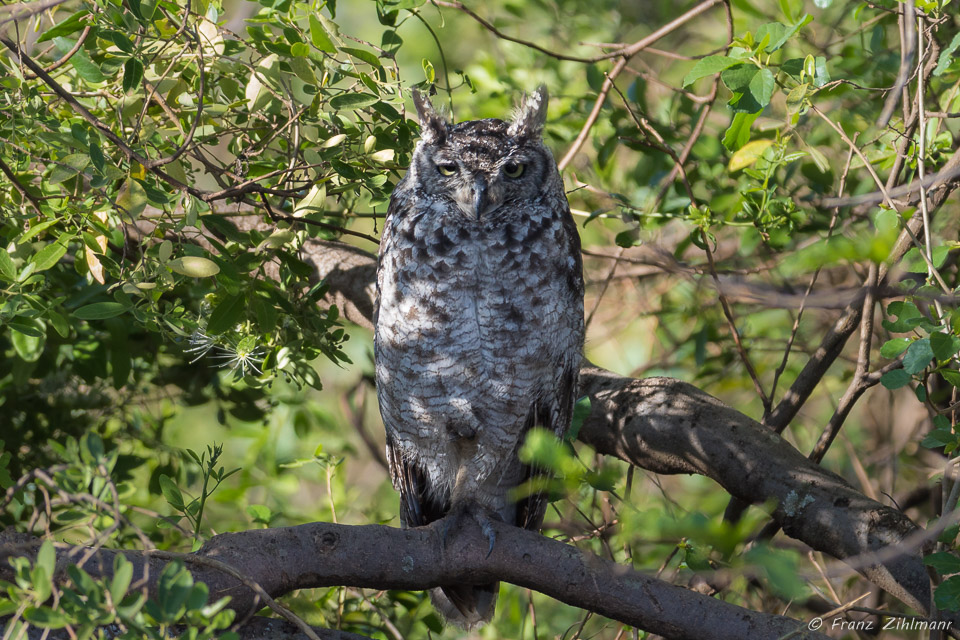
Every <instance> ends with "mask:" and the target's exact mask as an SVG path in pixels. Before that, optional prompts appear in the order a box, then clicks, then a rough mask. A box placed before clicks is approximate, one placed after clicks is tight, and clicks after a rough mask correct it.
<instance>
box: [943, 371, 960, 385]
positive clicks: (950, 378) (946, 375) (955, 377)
mask: <svg viewBox="0 0 960 640" xmlns="http://www.w3.org/2000/svg"><path fill="white" fill-rule="evenodd" d="M939 373H940V375H941V376H943V379H944V380H946V381H947V382H949V383H950V384H952V385H953V386H955V387H957V388H960V371H957V370H955V369H941V370H940V371H939Z"/></svg>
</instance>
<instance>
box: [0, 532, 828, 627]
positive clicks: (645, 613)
mask: <svg viewBox="0 0 960 640" xmlns="http://www.w3.org/2000/svg"><path fill="white" fill-rule="evenodd" d="M445 524H446V523H445V522H444V521H443V520H440V521H437V522H435V523H433V524H431V525H430V526H427V527H420V528H417V529H397V528H393V527H387V526H382V525H362V526H347V525H338V524H329V523H313V524H306V525H300V526H296V527H284V528H276V529H255V530H250V531H242V532H239V533H225V534H221V535H218V536H215V537H213V538H212V539H211V540H210V541H208V542H207V543H206V544H205V545H204V546H203V548H202V549H201V550H200V551H199V552H197V554H195V555H194V554H184V560H185V562H186V564H187V566H188V568H189V569H190V571H191V573H192V574H193V576H194V579H196V580H199V581H202V582H204V583H205V584H206V585H207V587H208V588H209V589H210V598H211V600H216V599H219V598H221V597H223V596H231V598H232V600H231V602H230V605H229V606H230V607H231V608H233V609H234V610H236V611H237V612H238V614H239V615H240V616H243V614H244V613H246V612H249V611H251V610H256V609H257V608H259V607H260V606H261V605H262V602H261V601H260V600H259V599H258V598H257V597H256V595H255V594H254V592H253V591H251V590H250V589H249V588H248V587H247V586H244V585H243V584H242V583H241V582H239V581H238V580H236V579H235V578H233V577H231V576H230V575H228V574H226V573H224V572H222V571H221V570H219V569H218V568H216V566H213V565H214V564H215V563H210V562H209V561H210V560H215V561H217V563H225V564H227V565H230V566H231V567H233V568H234V569H236V570H238V571H239V572H241V573H242V574H244V575H245V576H247V577H249V578H252V579H253V580H255V581H256V582H258V583H259V584H260V585H261V586H262V587H263V588H264V589H265V590H266V591H267V592H268V593H270V594H271V595H272V596H279V595H281V594H284V593H289V592H290V591H293V590H295V589H308V588H316V587H329V586H336V585H345V586H353V587H364V588H373V589H416V590H422V589H429V588H432V587H436V586H439V585H442V584H450V583H473V584H481V583H486V582H490V581H493V580H504V581H507V582H511V583H513V584H516V585H519V586H522V587H526V588H529V589H534V590H536V591H539V592H541V593H544V594H546V595H548V596H551V597H553V598H555V599H557V600H560V601H561V602H565V603H567V604H569V605H572V606H575V607H579V608H582V609H587V610H590V611H595V612H597V613H599V614H601V615H604V616H606V617H608V618H611V619H614V620H619V621H621V622H624V623H626V624H629V625H632V626H634V627H637V628H640V629H644V630H647V631H650V632H652V633H656V634H659V635H661V636H664V637H666V638H710V639H711V640H724V639H730V640H742V639H743V638H771V639H773V638H780V637H782V636H784V635H786V634H791V633H793V632H795V631H797V630H798V629H799V630H800V633H799V634H798V635H795V636H792V637H801V638H823V637H825V636H822V635H820V634H815V633H812V632H809V631H807V630H806V624H805V623H803V622H799V621H797V620H793V619H790V618H786V617H783V616H778V615H773V614H769V613H762V612H756V611H750V610H748V609H744V608H742V607H738V606H736V605H732V604H730V603H727V602H724V601H723V600H719V599H716V598H711V597H708V596H705V595H702V594H700V593H697V592H695V591H691V590H689V589H684V588H682V587H678V586H676V585H673V584H670V583H668V582H665V581H662V580H658V579H656V578H652V577H650V576H647V575H644V574H642V573H640V572H638V571H635V570H633V569H631V568H630V567H627V566H623V565H619V564H616V563H614V562H611V561H609V560H606V559H603V558H601V557H599V556H596V555H594V554H592V553H589V552H586V551H581V550H579V549H577V548H575V547H573V546H571V545H567V544H564V543H562V542H559V541H557V540H553V539H551V538H547V537H544V536H541V535H539V534H538V533H535V532H533V531H527V530H525V529H521V528H518V527H512V526H510V525H506V524H503V523H496V524H495V525H494V526H495V530H496V536H497V543H496V545H494V548H493V551H492V553H490V555H489V556H488V555H487V544H486V537H485V535H484V534H483V533H482V532H481V531H480V528H479V527H478V526H477V525H476V524H475V523H474V522H472V521H471V520H469V519H465V518H464V519H460V520H458V521H457V524H456V525H454V526H453V528H451V529H450V531H449V533H448V534H447V535H446V542H445V543H444V542H442V539H443V538H444V527H445ZM32 547H33V549H35V548H38V547H39V543H36V544H34V545H32ZM29 550H32V549H29ZM29 550H28V551H29ZM65 551H66V547H65V546H63V545H60V546H58V557H59V554H60V553H61V552H63V555H64V556H65V555H66V554H65ZM11 552H12V553H16V554H17V555H25V554H24V549H23V546H22V545H21V546H14V547H9V546H8V547H6V548H4V547H0V557H2V556H5V555H11ZM117 553H123V554H124V555H125V556H126V557H127V559H128V560H130V561H131V562H133V563H134V566H135V568H134V581H136V580H138V579H140V578H142V577H143V576H144V568H145V564H146V563H149V565H150V567H149V572H148V575H149V576H150V583H149V587H148V589H153V588H155V583H156V580H157V577H158V576H159V574H160V571H161V570H162V564H164V563H165V562H167V560H166V559H162V558H159V557H156V556H154V557H151V554H150V552H132V551H114V550H108V549H99V550H97V551H96V552H95V554H94V555H93V556H92V557H91V559H90V560H89V561H88V562H87V564H86V566H85V567H84V569H85V570H86V571H87V572H88V573H91V575H93V576H94V577H99V576H102V575H109V574H110V571H111V570H112V567H113V560H114V557H115V555H116V554H117ZM164 555H168V554H164ZM191 559H193V560H194V561H191ZM5 565H6V563H5V562H3V563H0V579H6V580H10V579H12V575H11V572H12V569H11V568H10V567H8V566H5Z"/></svg>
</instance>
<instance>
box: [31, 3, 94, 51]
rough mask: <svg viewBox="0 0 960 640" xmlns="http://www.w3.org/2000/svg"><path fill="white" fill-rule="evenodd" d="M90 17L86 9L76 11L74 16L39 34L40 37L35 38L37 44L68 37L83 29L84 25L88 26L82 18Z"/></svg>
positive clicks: (86, 21)
mask: <svg viewBox="0 0 960 640" xmlns="http://www.w3.org/2000/svg"><path fill="white" fill-rule="evenodd" d="M88 15H90V12H89V11H87V10H86V9H83V10H81V11H77V12H76V13H75V14H73V15H72V16H70V17H69V18H67V19H66V20H64V21H63V22H61V23H60V24H57V25H55V26H53V27H50V28H49V29H46V30H45V31H44V32H43V33H41V34H40V37H39V38H37V42H38V43H39V42H47V41H49V40H53V39H54V38H62V37H63V36H68V35H70V34H71V33H75V32H77V31H80V29H83V28H84V27H85V26H86V25H88V24H89V21H88V20H84V19H83V18H84V16H88Z"/></svg>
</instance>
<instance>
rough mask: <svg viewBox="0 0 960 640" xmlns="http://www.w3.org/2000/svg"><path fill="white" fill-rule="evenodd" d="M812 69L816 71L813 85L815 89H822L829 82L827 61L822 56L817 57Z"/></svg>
mask: <svg viewBox="0 0 960 640" xmlns="http://www.w3.org/2000/svg"><path fill="white" fill-rule="evenodd" d="M814 68H815V69H816V71H817V74H816V76H815V77H814V81H813V84H814V86H815V87H822V86H823V85H825V84H827V83H828V82H830V80H831V78H830V72H829V71H828V70H827V59H826V58H825V57H823V56H817V58H816V61H815V64H814Z"/></svg>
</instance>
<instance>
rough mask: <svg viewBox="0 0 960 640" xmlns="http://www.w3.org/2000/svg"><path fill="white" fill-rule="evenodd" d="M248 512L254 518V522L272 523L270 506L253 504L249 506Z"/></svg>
mask: <svg viewBox="0 0 960 640" xmlns="http://www.w3.org/2000/svg"><path fill="white" fill-rule="evenodd" d="M247 513H248V514H249V515H250V517H251V518H253V520H254V522H262V523H263V524H270V515H271V513H270V508H269V507H267V506H265V505H262V504H252V505H250V506H249V507H247Z"/></svg>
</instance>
